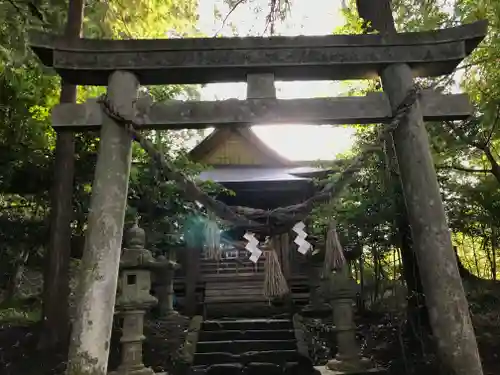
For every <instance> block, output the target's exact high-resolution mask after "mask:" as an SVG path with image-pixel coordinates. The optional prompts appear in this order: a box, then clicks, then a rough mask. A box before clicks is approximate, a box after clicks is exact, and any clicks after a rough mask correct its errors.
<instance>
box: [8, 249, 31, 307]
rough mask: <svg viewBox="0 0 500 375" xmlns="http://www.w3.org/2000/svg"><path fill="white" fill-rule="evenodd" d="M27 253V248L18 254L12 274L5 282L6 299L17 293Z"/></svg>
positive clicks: (10, 298)
mask: <svg viewBox="0 0 500 375" xmlns="http://www.w3.org/2000/svg"><path fill="white" fill-rule="evenodd" d="M29 255H30V252H29V251H28V250H23V251H22V252H21V254H19V258H18V259H17V260H16V263H15V265H14V271H13V272H12V275H11V277H10V279H9V281H8V283H7V290H6V294H5V300H6V301H10V300H12V299H14V298H15V297H16V295H18V291H19V286H20V284H21V279H22V277H23V275H24V268H25V266H26V262H27V261H28V257H29Z"/></svg>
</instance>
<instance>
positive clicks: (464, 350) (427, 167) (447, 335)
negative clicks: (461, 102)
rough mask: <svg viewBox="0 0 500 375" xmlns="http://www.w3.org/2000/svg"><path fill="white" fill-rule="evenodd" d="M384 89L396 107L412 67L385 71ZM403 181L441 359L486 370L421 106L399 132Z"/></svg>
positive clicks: (471, 370)
mask: <svg viewBox="0 0 500 375" xmlns="http://www.w3.org/2000/svg"><path fill="white" fill-rule="evenodd" d="M381 76H382V84H383V86H384V90H385V91H386V92H387V93H388V95H389V97H390V98H391V102H392V104H393V107H394V108H396V107H397V106H398V105H399V103H400V102H401V101H402V100H403V99H404V97H405V95H406V93H407V91H408V90H409V89H410V88H411V87H412V85H413V80H412V74H411V70H410V68H409V67H408V66H407V65H405V64H398V65H392V66H389V67H387V68H386V69H385V70H384V71H383V72H382V75H381ZM394 145H395V149H396V155H397V158H398V164H399V170H400V175H401V182H402V187H403V192H404V197H405V202H406V206H407V209H408V219H409V222H410V225H411V233H412V239H413V244H414V249H415V252H416V256H417V260H418V265H419V271H420V276H421V279H422V285H423V287H424V292H425V299H426V304H427V308H428V312H429V318H430V323H431V327H432V332H433V335H434V337H435V339H436V342H437V347H438V351H439V353H440V355H441V360H442V361H443V363H444V364H445V366H447V367H449V368H450V369H453V371H454V373H456V375H466V374H474V375H481V374H482V373H483V371H482V368H481V361H480V357H479V352H478V347H477V342H476V336H475V334H474V328H473V326H472V322H471V317H470V313H469V306H468V303H467V298H466V295H465V292H464V288H463V285H462V279H461V277H460V273H459V271H458V266H457V260H456V255H455V253H454V251H453V246H452V241H451V237H450V230H449V227H448V224H447V218H446V214H445V211H444V207H443V202H442V200H441V194H440V189H439V183H438V180H437V177H436V172H435V170H434V161H433V158H432V154H431V149H430V142H429V136H428V134H427V132H426V130H425V126H424V124H423V121H422V114H421V109H420V105H419V103H418V102H417V103H416V104H415V105H413V106H412V108H411V110H410V111H409V114H408V116H407V117H406V119H405V120H404V121H402V123H401V124H400V125H399V126H398V127H397V129H396V130H395V131H394Z"/></svg>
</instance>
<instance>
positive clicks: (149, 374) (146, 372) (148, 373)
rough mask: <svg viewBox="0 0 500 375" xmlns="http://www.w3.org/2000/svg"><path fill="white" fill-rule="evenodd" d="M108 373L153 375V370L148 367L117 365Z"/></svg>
mask: <svg viewBox="0 0 500 375" xmlns="http://www.w3.org/2000/svg"><path fill="white" fill-rule="evenodd" d="M108 375H155V372H154V371H153V370H152V369H151V368H150V367H144V366H142V367H141V368H137V367H136V368H125V367H122V366H119V367H118V368H117V369H116V370H115V371H111V372H109V373H108Z"/></svg>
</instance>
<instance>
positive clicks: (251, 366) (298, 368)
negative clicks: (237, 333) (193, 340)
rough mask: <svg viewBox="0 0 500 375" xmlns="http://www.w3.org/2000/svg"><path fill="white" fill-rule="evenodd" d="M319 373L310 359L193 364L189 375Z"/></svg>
mask: <svg viewBox="0 0 500 375" xmlns="http://www.w3.org/2000/svg"><path fill="white" fill-rule="evenodd" d="M312 374H315V375H319V372H317V371H315V369H314V368H313V366H312V364H311V363H310V361H305V360H302V361H301V362H300V363H299V362H287V363H285V364H284V365H283V366H280V365H278V364H276V363H269V362H250V363H247V364H246V365H243V364H241V363H222V364H215V365H211V366H193V367H191V371H190V373H189V375H312Z"/></svg>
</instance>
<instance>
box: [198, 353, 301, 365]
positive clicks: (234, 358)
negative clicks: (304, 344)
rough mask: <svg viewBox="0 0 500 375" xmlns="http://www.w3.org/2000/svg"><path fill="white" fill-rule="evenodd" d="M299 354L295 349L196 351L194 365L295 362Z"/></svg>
mask: <svg viewBox="0 0 500 375" xmlns="http://www.w3.org/2000/svg"><path fill="white" fill-rule="evenodd" d="M299 357H300V355H299V354H298V353H297V351H296V350H269V351H261V352H248V353H243V354H231V353H196V356H195V357H194V364H195V365H202V364H204V365H206V364H217V363H250V362H269V363H277V364H284V363H286V362H295V361H297V360H298V358H299Z"/></svg>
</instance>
